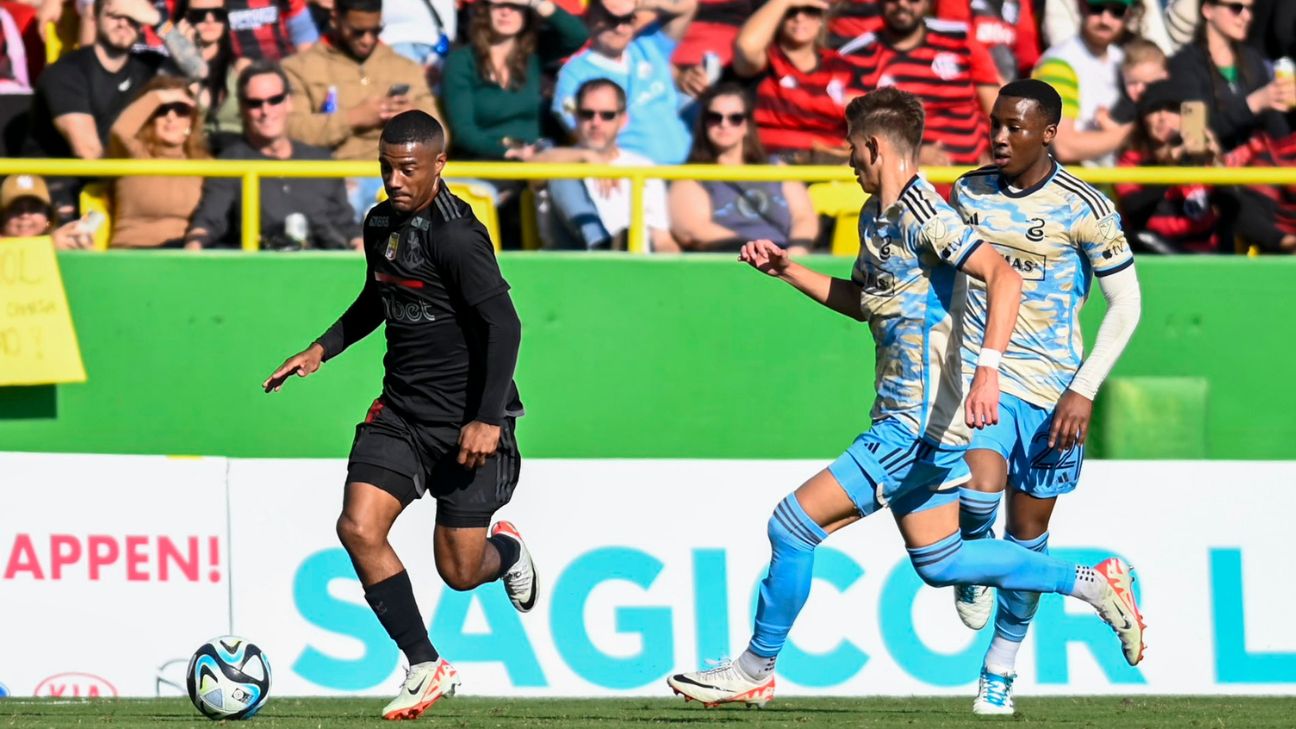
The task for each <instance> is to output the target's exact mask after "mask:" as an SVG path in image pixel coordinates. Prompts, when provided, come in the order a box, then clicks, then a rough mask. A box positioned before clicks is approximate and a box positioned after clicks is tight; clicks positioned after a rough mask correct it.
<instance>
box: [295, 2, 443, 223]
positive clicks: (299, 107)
mask: <svg viewBox="0 0 1296 729" xmlns="http://www.w3.org/2000/svg"><path fill="white" fill-rule="evenodd" d="M332 19H333V28H332V30H331V31H330V32H329V33H328V34H327V35H325V36H324V38H323V39H322V40H321V42H319V43H317V44H315V45H313V46H311V47H310V49H308V50H306V51H305V52H303V53H299V54H297V55H295V56H292V57H290V58H288V59H287V60H285V61H284V62H283V70H284V73H286V74H287V75H288V79H289V84H290V86H291V87H292V88H291V94H292V102H293V106H292V108H293V111H292V113H290V114H289V115H288V136H289V137H291V138H293V139H294V140H297V141H299V142H304V143H306V144H310V145H314V146H317V147H324V148H325V149H329V150H331V151H332V152H333V158H334V159H347V160H363V161H366V162H369V161H372V160H373V159H374V158H375V157H376V156H377V155H378V137H379V136H380V135H381V134H382V127H383V124H385V123H386V122H387V120H388V119H390V118H392V117H394V116H396V115H397V114H399V113H401V112H403V111H408V110H409V109H421V110H423V111H425V112H427V113H429V114H431V115H432V116H434V117H436V118H437V121H441V122H442V123H444V120H443V119H442V117H441V113H440V111H439V110H438V109H437V103H436V99H434V98H433V97H432V92H431V90H429V89H428V85H427V81H426V80H425V78H424V75H423V67H422V66H420V65H419V64H417V63H415V62H414V61H411V60H409V59H408V58H403V57H401V56H399V55H397V54H396V52H395V51H393V50H392V49H391V48H389V47H388V46H387V45H386V44H384V43H382V42H381V41H379V40H378V36H379V34H380V33H382V30H383V20H382V0H336V2H335V3H334V4H333V11H332ZM381 187H382V181H381V180H380V179H378V178H377V177H372V178H358V179H354V180H349V181H348V183H347V190H348V196H349V197H350V199H351V207H352V208H354V209H355V211H356V214H357V215H358V216H359V217H358V218H357V220H363V218H364V214H365V213H366V212H368V210H369V208H370V207H372V206H373V205H374V203H375V202H376V200H377V194H378V190H379V189H380V188H381Z"/></svg>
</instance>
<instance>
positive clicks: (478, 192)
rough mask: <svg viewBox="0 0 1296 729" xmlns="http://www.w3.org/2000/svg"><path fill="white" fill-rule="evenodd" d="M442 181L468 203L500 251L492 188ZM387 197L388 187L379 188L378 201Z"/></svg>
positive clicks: (470, 183)
mask: <svg viewBox="0 0 1296 729" xmlns="http://www.w3.org/2000/svg"><path fill="white" fill-rule="evenodd" d="M441 181H442V182H444V183H445V184H446V186H448V187H449V188H450V192H452V193H454V195H455V196H456V197H458V198H459V199H460V200H463V201H464V202H466V203H468V207H470V208H472V211H473V215H476V216H477V219H478V220H480V221H481V224H482V225H484V226H486V234H487V235H489V236H490V239H491V245H493V246H495V250H497V251H498V250H499V249H500V230H499V215H498V214H496V212H495V199H494V198H493V197H492V196H491V193H490V190H488V189H486V188H485V187H483V186H482V185H479V184H477V183H474V182H449V181H447V180H446V179H445V178H442V180H441ZM386 199H387V189H386V188H384V187H380V188H378V197H377V200H378V202H382V201H383V200H386Z"/></svg>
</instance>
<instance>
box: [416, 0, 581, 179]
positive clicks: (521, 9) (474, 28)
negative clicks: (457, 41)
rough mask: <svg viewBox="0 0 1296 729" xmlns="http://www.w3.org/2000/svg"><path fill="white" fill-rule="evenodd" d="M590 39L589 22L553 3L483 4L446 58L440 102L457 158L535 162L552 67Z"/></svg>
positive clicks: (491, 0)
mask: <svg viewBox="0 0 1296 729" xmlns="http://www.w3.org/2000/svg"><path fill="white" fill-rule="evenodd" d="M588 39H589V34H588V32H587V31H586V29H585V25H584V23H582V22H581V21H580V20H579V19H578V18H576V17H575V16H573V15H571V14H570V13H568V12H567V11H565V10H563V9H562V8H560V7H558V6H556V5H554V3H553V2H551V0H516V1H515V0H484V1H480V2H477V3H476V4H475V7H474V8H473V14H472V19H471V20H470V22H469V25H468V38H467V40H468V42H467V44H465V45H464V46H463V47H461V48H458V49H456V50H454V51H453V52H452V53H451V54H450V56H449V57H448V58H447V59H446V63H445V68H444V73H443V76H442V79H441V97H442V103H443V105H444V108H445V113H446V120H447V122H448V123H449V125H450V140H451V146H452V148H453V149H452V154H453V157H454V158H455V159H475V160H503V159H515V158H518V157H519V156H529V155H528V154H527V153H528V152H531V151H533V148H532V147H531V145H534V144H535V142H536V141H537V140H539V139H540V138H541V136H542V132H541V122H542V119H543V115H544V113H545V109H546V108H547V106H548V105H547V104H546V103H545V102H544V101H543V99H542V94H541V86H542V73H543V70H544V68H545V67H546V66H548V65H549V64H552V63H555V62H557V61H559V60H561V59H562V58H564V57H566V56H569V55H571V54H572V53H574V52H575V51H577V50H578V49H579V48H580V47H581V46H583V45H584V44H585V42H586V41H587V40H588Z"/></svg>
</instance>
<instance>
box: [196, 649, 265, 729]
mask: <svg viewBox="0 0 1296 729" xmlns="http://www.w3.org/2000/svg"><path fill="white" fill-rule="evenodd" d="M185 675H186V679H185V684H186V686H187V688H188V689H189V700H190V701H192V702H193V705H194V706H195V707H197V709H198V711H200V712H202V714H203V716H206V717H207V718H208V719H248V718H251V716H252V715H253V714H255V713H257V711H259V710H260V709H261V707H262V706H265V702H266V698H268V697H269V696H270V661H269V659H267V658H266V655H265V654H264V653H262V652H261V649H260V648H258V647H256V645H255V644H253V643H249V642H247V641H246V640H243V639H242V638H239V637H236V636H233V635H222V636H221V637H219V638H212V639H211V640H209V641H207V642H206V643H204V644H202V645H201V646H199V647H198V650H197V651H195V652H194V654H193V658H190V659H189V670H188V671H187V672H186V674H185Z"/></svg>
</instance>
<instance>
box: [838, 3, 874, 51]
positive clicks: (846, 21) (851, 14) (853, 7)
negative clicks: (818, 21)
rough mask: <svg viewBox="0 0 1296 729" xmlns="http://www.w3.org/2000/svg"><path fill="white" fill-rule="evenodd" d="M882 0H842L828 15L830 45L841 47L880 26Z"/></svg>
mask: <svg viewBox="0 0 1296 729" xmlns="http://www.w3.org/2000/svg"><path fill="white" fill-rule="evenodd" d="M881 17H882V0H842V1H841V2H838V3H835V4H834V5H833V9H832V14H831V15H829V16H828V47H829V48H841V47H842V46H843V45H845V44H846V43H848V42H849V41H851V40H852V39H854V38H858V37H859V36H861V35H864V34H865V33H867V32H869V31H870V30H874V29H876V28H877V27H878V23H879V18H881Z"/></svg>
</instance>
